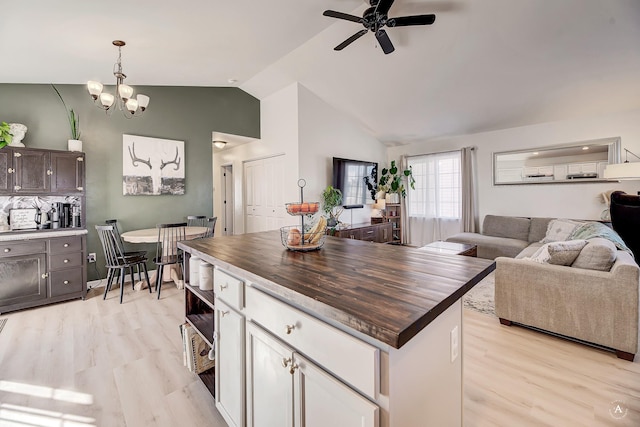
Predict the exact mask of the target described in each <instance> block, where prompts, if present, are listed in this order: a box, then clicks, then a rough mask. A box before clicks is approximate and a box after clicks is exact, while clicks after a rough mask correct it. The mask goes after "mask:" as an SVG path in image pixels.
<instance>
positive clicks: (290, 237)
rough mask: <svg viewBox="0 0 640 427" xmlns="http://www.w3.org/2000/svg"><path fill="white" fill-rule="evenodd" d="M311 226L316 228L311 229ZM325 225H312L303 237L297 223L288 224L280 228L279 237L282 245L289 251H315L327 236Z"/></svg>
mask: <svg viewBox="0 0 640 427" xmlns="http://www.w3.org/2000/svg"><path fill="white" fill-rule="evenodd" d="M313 228H317V230H316V231H313ZM325 228H326V227H312V229H311V230H310V231H309V232H307V233H304V237H303V235H302V233H301V232H300V226H299V225H288V226H286V227H281V228H280V239H281V241H282V245H283V246H284V247H285V248H287V249H289V250H291V251H301V252H306V251H315V250H318V249H320V248H321V247H322V245H324V240H325V238H326V237H327V235H326V233H325Z"/></svg>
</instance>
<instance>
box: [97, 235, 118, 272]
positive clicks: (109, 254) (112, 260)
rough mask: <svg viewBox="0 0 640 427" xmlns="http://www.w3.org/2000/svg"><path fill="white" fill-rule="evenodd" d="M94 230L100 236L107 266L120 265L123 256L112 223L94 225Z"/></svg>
mask: <svg viewBox="0 0 640 427" xmlns="http://www.w3.org/2000/svg"><path fill="white" fill-rule="evenodd" d="M96 231H97V232H98V236H99V237H100V243H101V244H102V251H103V252H104V258H105V260H106V263H107V264H106V266H107V267H116V266H120V265H121V264H122V263H121V261H120V260H121V259H122V258H123V253H122V247H121V246H120V242H119V240H118V238H117V236H116V233H115V231H114V229H113V226H112V225H96Z"/></svg>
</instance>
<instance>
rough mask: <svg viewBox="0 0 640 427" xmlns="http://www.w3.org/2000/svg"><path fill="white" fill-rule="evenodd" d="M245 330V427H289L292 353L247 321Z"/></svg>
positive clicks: (291, 391)
mask: <svg viewBox="0 0 640 427" xmlns="http://www.w3.org/2000/svg"><path fill="white" fill-rule="evenodd" d="M246 331H247V347H246V348H247V427H263V426H264V427H293V375H291V373H290V372H289V370H290V369H291V362H292V357H293V355H292V351H291V350H290V349H288V348H287V347H286V346H284V345H283V344H282V343H280V342H279V341H276V339H275V338H273V337H271V336H269V335H268V334H267V333H266V332H265V331H263V330H262V329H260V328H259V327H258V326H256V325H255V324H253V323H251V322H247V329H246ZM335 427H337V426H335Z"/></svg>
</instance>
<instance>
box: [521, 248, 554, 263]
mask: <svg viewBox="0 0 640 427" xmlns="http://www.w3.org/2000/svg"><path fill="white" fill-rule="evenodd" d="M549 257H550V255H549V243H546V244H544V245H542V246H540V247H539V248H538V250H537V251H535V252H534V253H533V255H531V256H530V257H524V258H522V259H526V260H529V261H533V262H537V263H540V264H546V263H548V262H549Z"/></svg>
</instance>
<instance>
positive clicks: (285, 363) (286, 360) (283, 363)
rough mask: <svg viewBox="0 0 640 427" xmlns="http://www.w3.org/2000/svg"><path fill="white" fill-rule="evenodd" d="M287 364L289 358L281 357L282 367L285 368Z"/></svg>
mask: <svg viewBox="0 0 640 427" xmlns="http://www.w3.org/2000/svg"><path fill="white" fill-rule="evenodd" d="M289 363H291V358H290V357H283V358H282V367H283V368H286V367H287V366H289Z"/></svg>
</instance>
